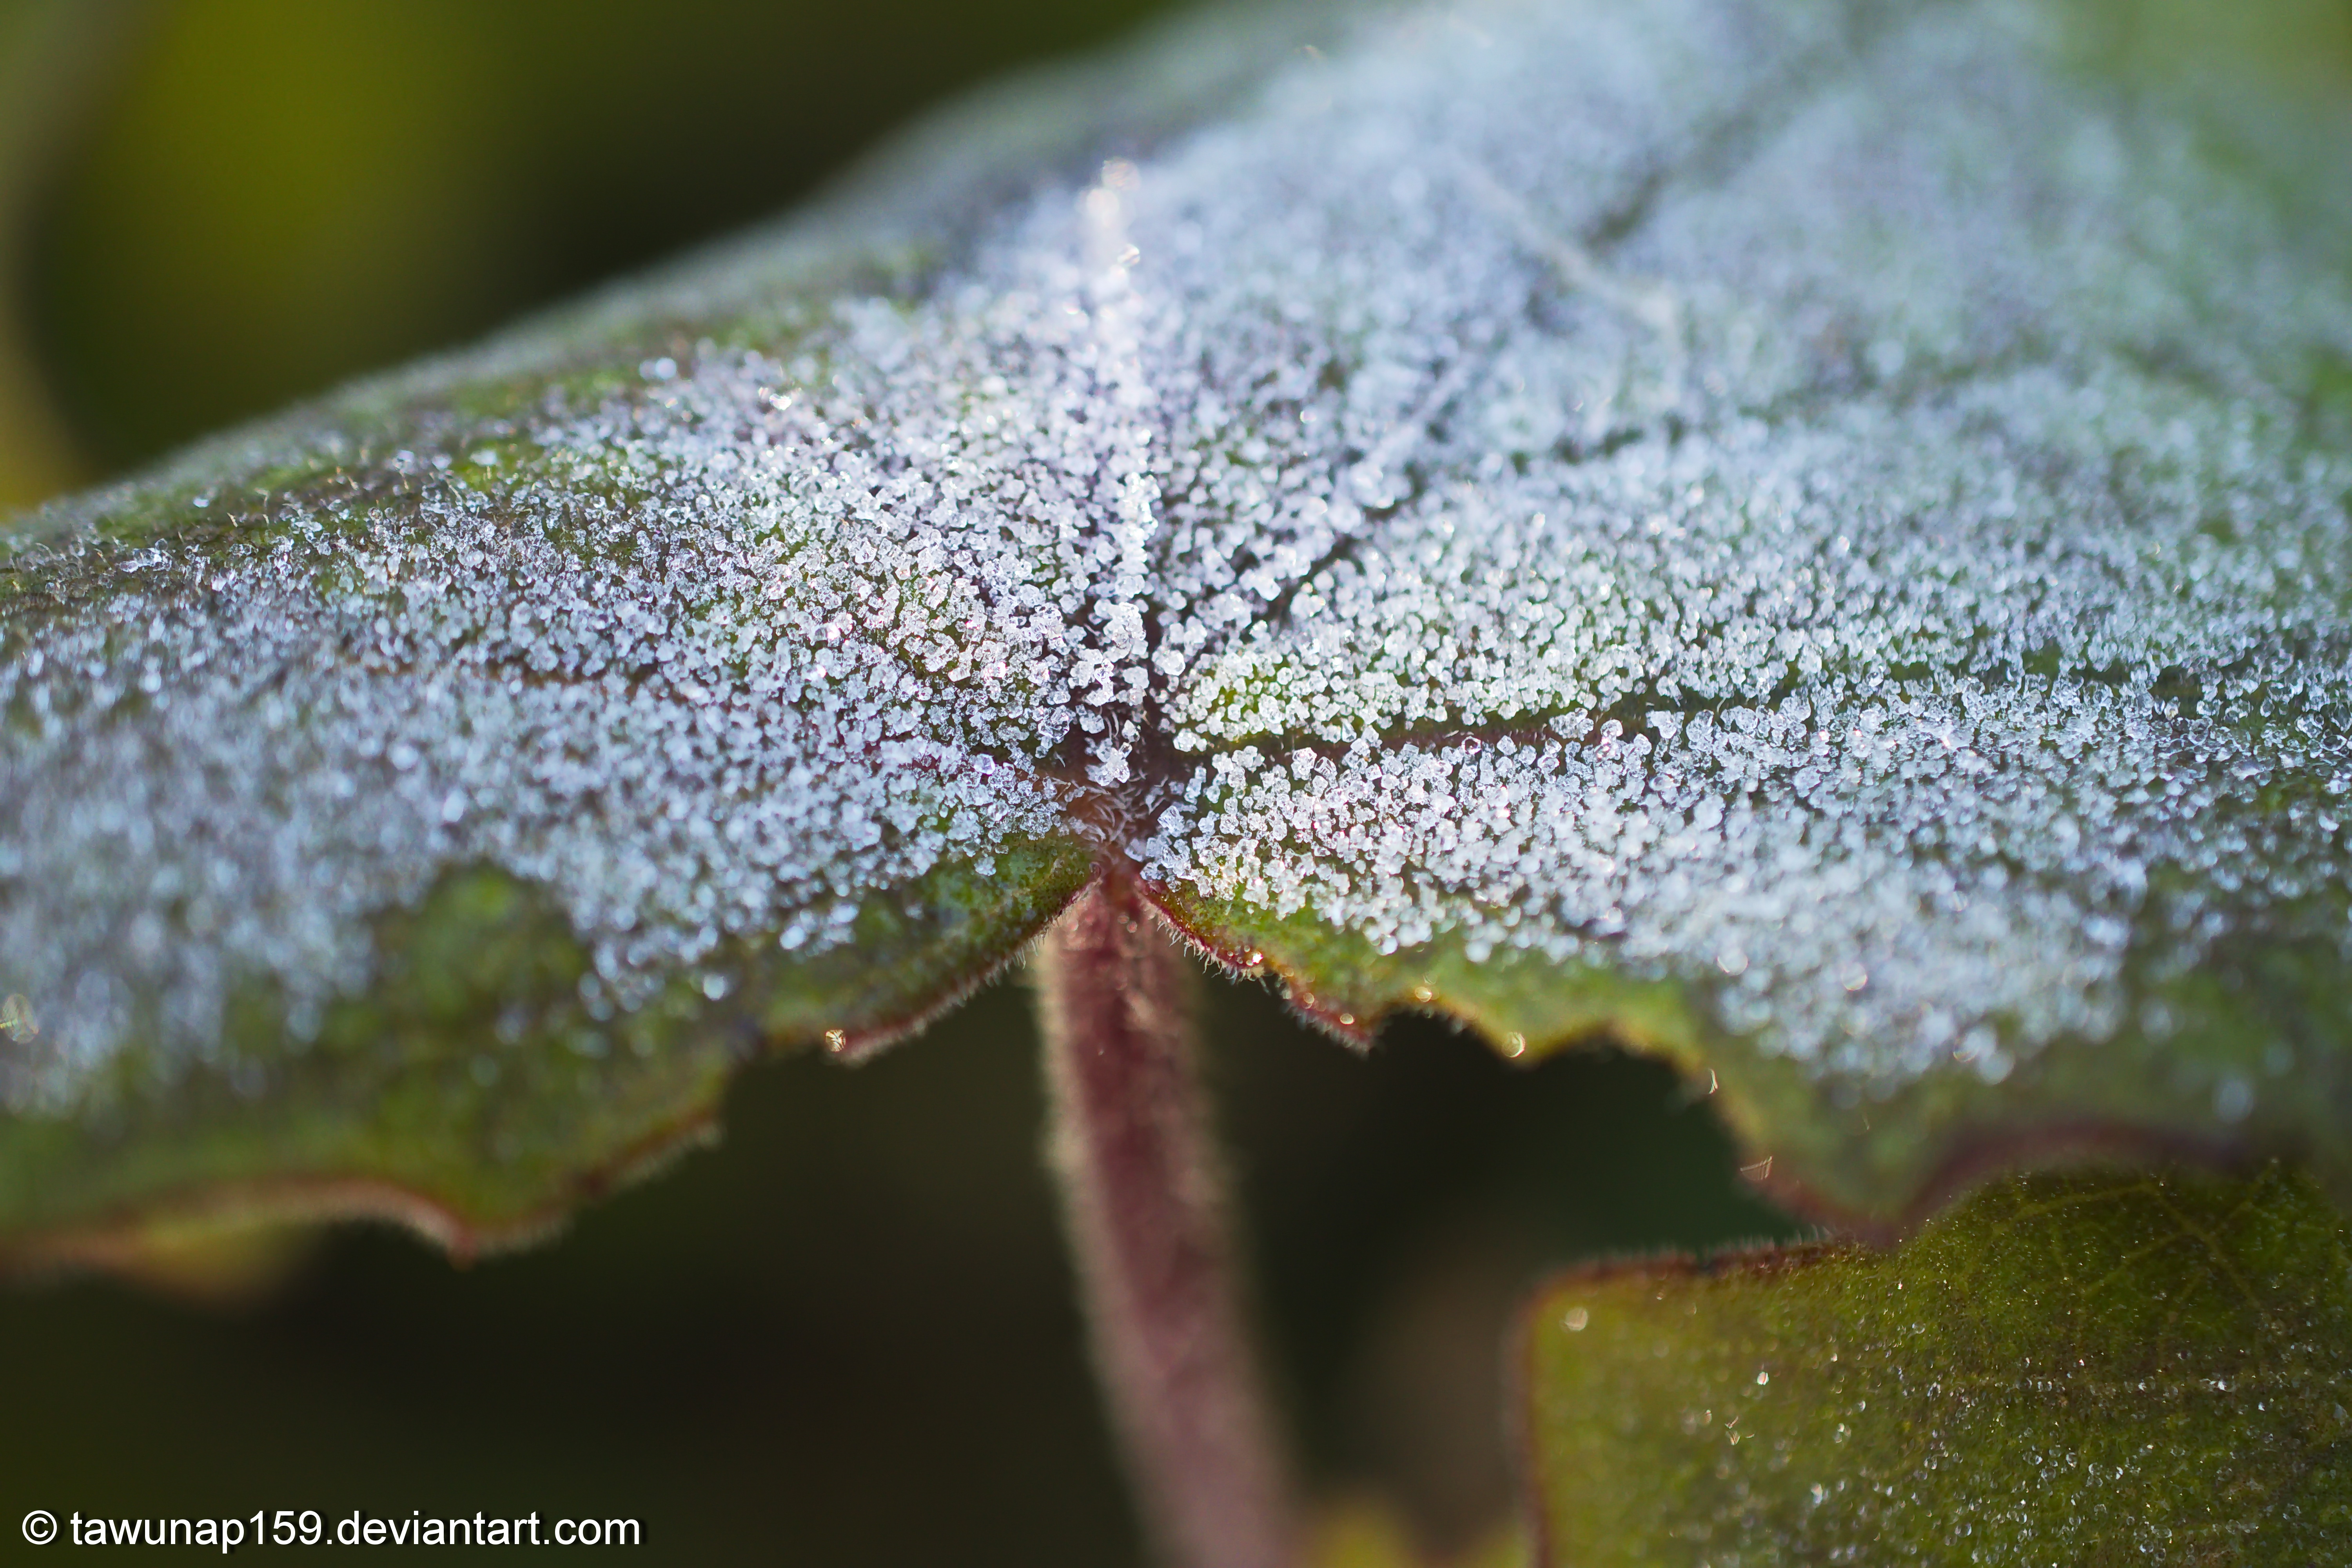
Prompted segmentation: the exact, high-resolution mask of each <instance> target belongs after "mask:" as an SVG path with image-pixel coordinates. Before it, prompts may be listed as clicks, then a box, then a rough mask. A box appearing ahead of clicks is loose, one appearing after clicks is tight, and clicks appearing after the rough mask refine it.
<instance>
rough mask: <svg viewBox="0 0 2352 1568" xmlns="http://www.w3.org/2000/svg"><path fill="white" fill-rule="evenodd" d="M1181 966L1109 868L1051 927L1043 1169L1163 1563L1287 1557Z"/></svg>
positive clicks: (1271, 1448)
mask: <svg viewBox="0 0 2352 1568" xmlns="http://www.w3.org/2000/svg"><path fill="white" fill-rule="evenodd" d="M1185 965H1186V960H1185V956H1184V954H1183V952H1181V950H1180V949H1179V948H1178V947H1177V946H1176V945H1175V943H1174V942H1172V941H1171V939H1170V938H1169V936H1168V935H1167V934H1166V933H1165V932H1163V931H1159V930H1157V929H1155V926H1154V923H1153V921H1152V920H1151V919H1150V914H1149V912H1148V911H1147V910H1145V909H1144V907H1143V905H1142V902H1141V900H1139V898H1138V897H1137V895H1136V892H1135V890H1134V889H1133V887H1132V885H1131V884H1128V883H1125V882H1123V881H1121V880H1119V879H1116V878H1107V879H1104V880H1103V881H1101V882H1098V883H1097V884H1096V885H1095V886H1094V887H1093V888H1091V889H1088V890H1087V892H1086V893H1085V894H1084V895H1082V896H1081V897H1080V898H1079V900H1077V902H1076V904H1074V905H1072V906H1071V908H1070V910H1069V911H1068V913H1066V915H1064V916H1063V917H1062V920H1061V921H1060V923H1058V924H1057V925H1055V927H1054V929H1053V930H1052V931H1050V932H1048V933H1047V935H1046V938H1045V947H1044V952H1043V954H1042V956H1041V959H1040V963H1039V966H1038V967H1039V971H1040V975H1039V978H1040V983H1041V988H1042V992H1043V999H1044V1006H1043V1008H1042V1012H1043V1014H1044V1022H1045V1068H1046V1078H1047V1080H1048V1082H1049V1083H1050V1085H1051V1089H1052V1095H1053V1102H1054V1110H1053V1116H1054V1133H1053V1151H1052V1152H1053V1160H1054V1165H1055V1171H1056V1173H1058V1174H1059V1175H1060V1177H1061V1186H1062V1201H1063V1206H1064V1212H1065V1215H1066V1220H1067V1223H1068V1226H1069V1230H1070V1237H1071V1243H1072V1247H1073V1248H1074V1250H1075V1252H1076V1258H1077V1266H1078V1273H1079V1277H1080V1283H1081V1286H1082V1289H1083V1290H1084V1292H1085V1299H1086V1305H1087V1319H1088V1321H1089V1322H1090V1324H1091V1325H1092V1333H1093V1339H1094V1352H1095V1362H1096V1364H1097V1369H1098V1371H1099V1373H1100V1375H1101V1377H1102V1380H1103V1384H1104V1385H1105V1391H1106V1394H1107V1395H1108V1400H1109V1404H1110V1407H1111V1415H1112V1419H1113V1422H1114V1424H1115V1425H1116V1426H1117V1427H1118V1435H1119V1436H1120V1437H1121V1439H1122V1440H1123V1442H1124V1445H1125V1447H1126V1451H1127V1457H1128V1464H1129V1469H1130V1471H1131V1473H1132V1475H1133V1478H1134V1481H1135V1485H1136V1489H1137V1491H1138V1492H1139V1496H1140V1499H1141V1501H1142V1505H1143V1510H1144V1513H1145V1517H1146V1520H1147V1521H1148V1522H1149V1524H1150V1526H1151V1528H1152V1529H1153V1531H1154V1532H1155V1533H1156V1535H1157V1537H1158V1540H1159V1543H1160V1548H1161V1551H1162V1553H1163V1555H1164V1556H1165V1558H1166V1560H1167V1561H1168V1563H1170V1564H1171V1568H1286V1565H1287V1564H1288V1563H1291V1562H1292V1560H1293V1555H1294V1548H1295V1544H1296V1540H1297V1533H1296V1521H1295V1520H1294V1518H1293V1515H1292V1507H1291V1493H1290V1487H1289V1478H1288V1475H1287V1471H1286V1466H1285V1465H1284V1463H1283V1461H1282V1458H1281V1448H1280V1447H1279V1445H1278V1444H1277V1443H1276V1440H1275V1436H1274V1424H1273V1421H1272V1419H1271V1416H1270V1414H1269V1411H1268V1409H1267V1403H1266V1399H1265V1392H1264V1384H1263V1383H1262V1381H1261V1380H1260V1378H1259V1375H1258V1368H1257V1364H1256V1360H1255V1356H1254V1354H1253V1352H1252V1348H1251V1343H1250V1340H1249V1338H1248V1336H1247V1334H1246V1333H1245V1332H1244V1324H1243V1318H1242V1310H1241V1300H1240V1296H1241V1292H1240V1289H1239V1284H1238V1278H1237V1274H1236V1268H1235V1260H1234V1247H1233V1243H1232V1241H1231V1239H1230V1238H1229V1237H1228V1233H1227V1229H1226V1225H1225V1202H1224V1194H1223V1184H1222V1182H1221V1181H1220V1179H1219V1171H1218V1167H1217V1163H1216V1160H1215V1155H1214V1150H1213V1141H1212V1138H1211V1136H1210V1131H1209V1126H1208V1116H1207V1107H1206V1102H1205V1100H1204V1097H1203V1095H1202V1089H1201V1085H1200V1082H1199V1079H1198V1076H1197V1074H1196V1072H1195V1069H1194V1066H1193V1061H1192V1055H1193V1037H1192V1017H1191V1013H1190V1008H1189V1007H1188V1005H1187V1003H1188V1001H1189V999H1190V997H1189V984H1188V982H1189V980H1190V976H1189V975H1188V974H1187V973H1186V968H1185Z"/></svg>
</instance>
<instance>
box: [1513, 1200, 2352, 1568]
mask: <svg viewBox="0 0 2352 1568" xmlns="http://www.w3.org/2000/svg"><path fill="white" fill-rule="evenodd" d="M2347 1266H2352V1252H2347V1234H2346V1230H2345V1224H2344V1219H2343V1216H2342V1215H2341V1214H2340V1213H2339V1212H2338V1211H2337V1210H2336V1207H2335V1206H2334V1205H2332V1204H2331V1203H2330V1202H2329V1201H2328V1200H2327V1198H2326V1195H2325V1194H2322V1193H2320V1192H2319V1191H2318V1190H2317V1189H2316V1188H2315V1187H2314V1186H2313V1185H2312V1184H2310V1183H2309V1182H2308V1181H2306V1180H2305V1179H2303V1178H2301V1177H2299V1176H2296V1175H2294V1174H2292V1173H2288V1172H2286V1171H2284V1170H2282V1169H2280V1168H2277V1167H2273V1168H2272V1169H2271V1170H2270V1171H2268V1172H2267V1173H2264V1174H2263V1175H2262V1176H2261V1177H2259V1178H2258V1179H2256V1180H2253V1181H2251V1182H2237V1181H2225V1180H2219V1179H2213V1178H2190V1177H2179V1176H2174V1177H2158V1176H2125V1175H2087V1174H2074V1175H2063V1176H2062V1175H2050V1176H2041V1177H2028V1178H2021V1179H2011V1180H2009V1181H2006V1182H2003V1183H2001V1184H1998V1185H1995V1186H1992V1187H1990V1188H1987V1189H1985V1190H1983V1191H1981V1192H1979V1194H1976V1195H1975V1196H1973V1197H1971V1198H1969V1200H1968V1201H1967V1202H1965V1203H1963V1204H1962V1205H1959V1206H1958V1208H1956V1209H1954V1210H1953V1211H1952V1212H1951V1213H1950V1214H1948V1215H1946V1216H1944V1217H1942V1218H1940V1219H1937V1220H1932V1221H1930V1222H1929V1223H1928V1224H1927V1226H1926V1227H1925V1229H1924V1230H1922V1232H1921V1233H1920V1234H1919V1235H1918V1236H1917V1237H1916V1238H1915V1239H1913V1240H1912V1241H1910V1242H1909V1243H1907V1244H1906V1245H1905V1246H1903V1247H1899V1248H1897V1249H1896V1250H1895V1251H1894V1252H1892V1253H1879V1252H1873V1251H1869V1250H1867V1249H1864V1248H1861V1247H1853V1246H1846V1245H1829V1246H1816V1247H1800V1248H1796V1249H1793V1250H1790V1251H1788V1252H1781V1253H1769V1254H1763V1255H1759V1256H1756V1257H1751V1258H1733V1259H1730V1260H1727V1261H1725V1262H1723V1263H1721V1264H1720V1265H1719V1266H1717V1267H1714V1268H1705V1269H1702V1268H1692V1267H1689V1266H1686V1265H1685V1266H1678V1267H1670V1268H1657V1269H1643V1268H1627V1269H1622V1270H1619V1271H1615V1272H1608V1273H1597V1274H1591V1275H1587V1276H1585V1277H1583V1278H1580V1279H1567V1280H1563V1281H1561V1282H1560V1283H1559V1284H1557V1285H1555V1286H1553V1287H1551V1288H1549V1289H1547V1290H1545V1291H1544V1292H1543V1294H1542V1295H1541V1296H1540V1297H1539V1298H1538V1300H1537V1302H1536V1304H1535V1306H1534V1308H1533V1309H1532V1310H1531V1312H1530V1315H1529V1318H1528V1327H1527V1335H1528V1342H1527V1344H1526V1346H1525V1353H1526V1355H1527V1363H1526V1364H1527V1377H1528V1389H1527V1398H1528V1417H1527V1419H1528V1436H1529V1439H1530V1442H1531V1444H1532V1447H1533V1456H1534V1468H1535V1472H1536V1479H1537V1483H1538V1492H1539V1503H1538V1507H1539V1510H1540V1518H1541V1523H1542V1528H1543V1531H1544V1547H1543V1552H1542V1553H1541V1557H1542V1560H1543V1561H1545V1562H1549V1563H1563V1564H1565V1563H1576V1564H1579V1565H1580V1568H1604V1565H1606V1564H1612V1563H1645V1564H1667V1563H1691V1564H1697V1563H1742V1564H1750V1563H1759V1564H1760V1563H1955V1562H1962V1563H2106V1562H2116V1563H2122V1562H2128V1561H2145V1562H2161V1563H2210V1564H2215V1565H2217V1568H2218V1565H2220V1564H2233V1563H2247V1564H2252V1563H2328V1562H2339V1561H2342V1560H2343V1558H2344V1555H2345V1552H2346V1551H2347V1547H2352V1416H2348V1415H2347V1414H2346V1408H2347V1403H2352V1277H2348V1276H2347Z"/></svg>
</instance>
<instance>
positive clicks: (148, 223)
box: [0, 0, 1166, 505]
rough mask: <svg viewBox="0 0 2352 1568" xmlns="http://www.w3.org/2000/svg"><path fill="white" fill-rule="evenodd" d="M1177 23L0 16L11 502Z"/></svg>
mask: <svg viewBox="0 0 2352 1568" xmlns="http://www.w3.org/2000/svg"><path fill="white" fill-rule="evenodd" d="M1165 3H1166V0H1092V3H1087V0H1043V3H1032V4H1024V5H1016V6H995V7H989V6H969V5H947V4H942V3H940V0H871V3H869V4H867V5H861V6H858V7H856V8H845V7H839V6H831V5H816V4H811V3H809V0H780V3H777V4H768V5H760V4H752V3H749V0H668V3H666V4H661V5H652V4H645V3H642V0H640V3H625V0H568V3H566V0H500V3H499V4H497V5H473V4H466V3H462V0H404V3H403V4H401V5H377V4H366V3H363V0H307V3H299V4H298V3H293V0H203V3H195V0H147V3H144V4H141V3H138V0H119V3H115V4H109V5H91V4H87V3H79V4H76V3H65V0H0V235H5V241H6V244H5V249H0V290H5V300H6V301H7V308H6V309H5V311H0V316H5V324H0V505H6V504H9V503H11V502H16V503H21V502H23V501H25V500H30V499H32V498H34V497H36V496H37V495H38V494H40V493H42V492H43V491H44V490H46V489H51V488H54V487H56V486H58V485H59V484H62V483H66V482H70V481H71V480H73V479H78V478H79V479H87V478H94V477H97V476H99V475H102V474H105V473H109V472H114V471H119V470H120V469H121V468H124V467H126V466H129V465H131V464H135V463H137V462H140V461H142V460H143V459H145V458H152V457H153V456H155V455H156V454H158V453H160V452H161V451H163V450H165V449H168V448H169V447H173V446H175V445H177V444H179V443H181V442H184V441H186V440H188V439H191V438H193V437H196V436H199V435H202V434H204V433H205V432H207V431H209V430H212V429H214V428H217V427H219V426H223V425H226V424H228V423H232V422H234V421H236V420H237V419H240V418H244V417H247V416H255V415H258V414H262V413H265V412H267V411H268V410H270V409H272V408H274V407H276V406H278V405H282V404H284V403H287V402H289V401H290V400H293V399H295V398H299V397H302V396H306V395H311V394H315V393H318V392H320V391H323V390H325V389H327V388H328V387H330V386H331V385H333V384H336V383H338V382H340V381H341V380H343V379H345V378H347V377H350V376H352V375H355V374H362V373H364V372H367V371H371V370H375V369H380V368H383V367H386V366H388V365H391V364H394V363H399V362H401V361H403V360H405V359H407V358H410V357H412V356H414V355H415V354H417V353H423V352H426V351H429V350H432V349H435V348H438V347H445V346H450V345H453V344H456V343H458V342H464V341H466V340H467V339H469V338H472V337H474V336H476V335H478V334H479V333H482V332H485V331H489V330H491V329H493V328H495V327H497V326H498V325H499V324H500V323H501V322H503V321H506V320H508V319H509V318H511V317H512V316H514V315H516V314H518V313H520V312H521V311H523V310H529V309H530V308H532V307H533V306H536V305H540V304H544V303H546V302H549V301H551V300H555V299H559V298H562V297H563V296H565V295H568V294H571V293H573V292H575V291H577V290H578V289H582V288H583V287H585V286H586V285H588V284H591V283H593V282H594V281H596V280H598V279H602V278H605V277H609V276H612V275H614V274H615V273H618V272H624V271H626V270H629V269H631V268H635V267H639V266H642V265H644V264H646V263H647V262H649V261H652V260H655V259H656V258H660V257H662V256H664V255H666V254H667V253H670V252H672V251H675V250H677V249H678V248H679V247H682V246H686V245H690V244H691V243H693V242H695V241H697V240H700V239H706V238H711V237H718V236H720V235H723V234H725V233H727V232H729V231H730V230H733V229H735V228H738V227H740V226H743V225H744V224H747V223H749V222H751V221H754V220H756V219H759V218H761V217H764V216H769V215H771V214H772V213H774V212H776V211H779V210H781V209H782V208H783V207H785V206H787V205H790V204H791V202H792V201H793V199H794V198H795V197H797V196H800V195H803V194H804V193H806V192H807V191H808V190H809V189H810V187H812V186H813V185H814V184H816V183H818V182H819V181H821V180H822V179H824V177H826V176H827V175H829V174H832V173H834V172H835V170H837V169H838V168H839V167H840V166H841V165H842V164H843V163H845V162H846V161H848V160H849V159H851V158H853V157H854V156H855V155H856V153H859V152H860V151H862V150H864V149H865V148H866V147H868V146H870V145H871V144H872V143H874V142H876V141H877V139H879V138H880V137H881V136H883V135H884V134H886V133H887V132H889V131H890V130H891V129H893V128H894V127H896V126H897V125H898V123H900V122H902V121H905V120H906V119H908V117H909V116H910V115H912V114H913V113H915V112H917V111H919V110H921V109H922V108H923V107H925V106H927V105H928V104H929V103H931V102H933V101H935V100H938V99H940V97H942V96H943V95H945V94H949V93H951V92H952V91H954V90H955V89H959V88H961V87H964V86H967V85H971V84H975V83H977V82H978V81H980V80H982V79H987V78H990V77H993V76H996V75H998V74H1000V73H1001V72H1003V70H1005V69H1006V68H1012V67H1017V66H1020V65H1023V64H1025V63H1029V62H1032V61H1035V60H1038V59H1041V58H1051V57H1054V56H1057V55H1060V54H1065V53H1068V52H1071V51H1079V50H1084V49H1085V48H1086V47H1088V46H1090V45H1094V44H1096V43H1098V42H1100V41H1103V40H1105V39H1108V38H1110V37H1115V36H1117V35H1118V34H1119V33H1120V32H1122V31H1124V30H1126V29H1127V28H1129V27H1130V26H1133V25H1134V24H1135V23H1136V22H1137V21H1138V20H1139V19H1140V18H1142V17H1143V16H1147V15H1149V14H1150V13H1152V12H1154V11H1156V10H1160V9H1163V8H1165ZM77 449H78V450H79V452H80V454H81V455H82V460H81V461H79V462H77V461H76V460H75V459H74V458H73V457H72V455H71V454H72V453H74V452H75V451H76V450H77Z"/></svg>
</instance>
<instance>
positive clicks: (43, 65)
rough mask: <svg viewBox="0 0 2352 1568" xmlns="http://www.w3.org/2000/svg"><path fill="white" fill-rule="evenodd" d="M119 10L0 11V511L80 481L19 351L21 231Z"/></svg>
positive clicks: (22, 340) (26, 3) (60, 6)
mask: <svg viewBox="0 0 2352 1568" xmlns="http://www.w3.org/2000/svg"><path fill="white" fill-rule="evenodd" d="M123 10H124V7H123V6H121V5H119V4H115V3H113V0H92V3H91V4H88V5H77V4H68V3H67V0H15V3H14V4H11V5H5V6H0V509H9V510H13V509H15V508H16V507H21V506H26V505H29V504H31V503H32V502H34V501H37V500H45V499H46V498H47V497H48V496H51V495H53V494H55V493H56V492H57V491H58V490H59V489H63V488H65V487H66V486H67V485H68V484H70V483H73V482H75V481H76V480H77V479H79V478H80V470H81V464H80V462H79V459H78V457H77V454H76V453H75V451H74V449H73V443H72V440H71V438H70V437H68V435H67V433H66V429H65V426H64V424H63V422H62V421H61V420H60V419H59V418H58V414H57V411H56V409H55V408H53V407H52V406H51V405H50V399H49V395H48V389H47V386H45V385H44V384H43V382H42V378H41V376H40V374H39V372H38V370H37V367H36V366H35V364H34V363H33V355H32V353H31V345H30V344H29V342H27V341H26V338H27V333H26V327H27V323H26V321H24V320H23V318H22V315H21V307H22V302H23V300H22V296H23V295H24V293H25V289H24V281H25V280H24V278H23V276H22V274H23V271H24V259H25V258H24V250H25V241H26V227H27V218H28V216H29V213H28V209H29V208H30V207H31V205H32V202H33V198H34V197H35V196H36V195H37V193H38V191H39V189H40V185H41V181H42V176H43V175H44V174H47V172H48V165H49V163H50V161H51V160H52V158H54V156H55V154H56V152H57V143H58V142H59V141H60V140H62V136H61V132H62V130H63V129H64V127H65V125H66V123H67V122H68V121H70V120H71V118H72V112H73V110H74V108H75V107H76V103H77V100H78V98H79V95H80V89H82V88H83V87H84V85H85V81H86V79H87V78H88V77H89V75H90V74H91V72H92V68H93V67H94V66H95V65H96V63H97V62H98V61H99V60H100V59H101V58H103V57H104V55H105V54H106V52H107V47H108V46H109V45H110V44H111V43H113V42H114V41H115V35H117V34H118V33H120V32H121V24H122V22H123V20H124V16H123Z"/></svg>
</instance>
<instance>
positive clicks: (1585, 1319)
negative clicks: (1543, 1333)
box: [1559, 1307, 1592, 1334]
mask: <svg viewBox="0 0 2352 1568" xmlns="http://www.w3.org/2000/svg"><path fill="white" fill-rule="evenodd" d="M1591 1321H1592V1314H1591V1313H1590V1312H1588V1311H1586V1310H1584V1309H1583V1308H1581V1307H1570V1309H1569V1310H1568V1311H1567V1312H1566V1314H1564V1315H1563V1316H1562V1317H1561V1318H1560V1320H1559V1326H1560V1327H1561V1328H1563V1329H1566V1330H1567V1331H1569V1332H1570V1333H1571V1334H1580V1333H1582V1332H1583V1331H1584V1325H1585V1324H1587V1323H1589V1322H1591Z"/></svg>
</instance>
